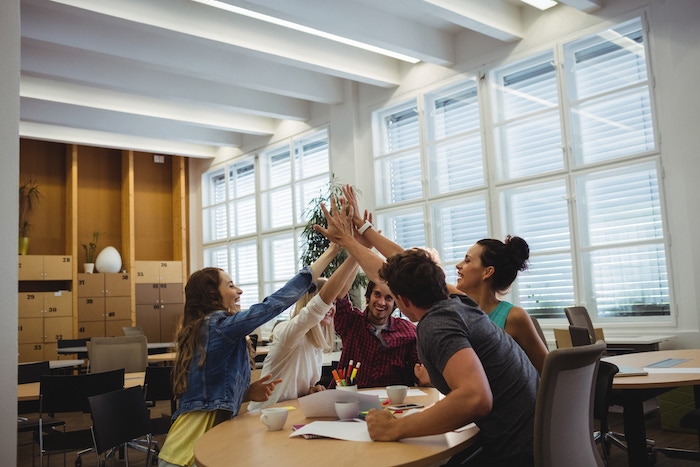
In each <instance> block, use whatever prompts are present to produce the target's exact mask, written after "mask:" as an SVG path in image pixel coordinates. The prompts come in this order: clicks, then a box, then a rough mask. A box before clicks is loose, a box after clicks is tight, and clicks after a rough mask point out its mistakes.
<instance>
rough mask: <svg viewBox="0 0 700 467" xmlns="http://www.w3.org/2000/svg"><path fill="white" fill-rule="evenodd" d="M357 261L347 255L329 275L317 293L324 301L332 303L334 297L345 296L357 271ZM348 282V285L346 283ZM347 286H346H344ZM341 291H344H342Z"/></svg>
mask: <svg viewBox="0 0 700 467" xmlns="http://www.w3.org/2000/svg"><path fill="white" fill-rule="evenodd" d="M357 267H358V265H357V261H355V258H353V257H352V256H348V257H347V258H345V261H343V264H341V265H340V267H339V268H338V269H336V270H335V272H334V273H333V274H332V275H331V277H330V279H328V281H327V282H326V284H325V285H324V286H323V287H321V291H320V292H319V293H318V294H319V296H320V297H321V300H323V302H324V303H333V300H335V299H336V297H339V296H341V293H342V294H343V295H342V296H345V294H347V293H348V290H349V289H350V286H351V285H352V281H353V279H354V278H355V273H356V272H357ZM348 284H350V285H348ZM346 286H347V287H346ZM343 291H345V292H344V293H343Z"/></svg>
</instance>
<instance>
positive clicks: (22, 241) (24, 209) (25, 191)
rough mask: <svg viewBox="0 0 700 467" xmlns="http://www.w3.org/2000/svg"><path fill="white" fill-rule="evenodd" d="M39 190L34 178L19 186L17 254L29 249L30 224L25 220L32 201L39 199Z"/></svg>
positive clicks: (22, 253)
mask: <svg viewBox="0 0 700 467" xmlns="http://www.w3.org/2000/svg"><path fill="white" fill-rule="evenodd" d="M40 197H41V191H40V190H39V185H37V183H36V182H35V181H34V180H29V181H28V182H25V183H23V184H22V185H20V186H19V254H20V255H26V254H27V250H28V249H29V233H30V232H31V230H32V225H31V224H30V223H29V221H28V220H27V217H28V216H29V213H30V212H31V211H32V208H33V207H34V203H36V202H38V201H39V198H40Z"/></svg>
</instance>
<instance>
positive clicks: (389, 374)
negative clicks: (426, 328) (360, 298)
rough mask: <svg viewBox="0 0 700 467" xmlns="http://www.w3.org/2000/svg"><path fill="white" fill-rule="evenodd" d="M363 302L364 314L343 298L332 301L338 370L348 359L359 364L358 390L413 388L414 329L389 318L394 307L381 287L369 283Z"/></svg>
mask: <svg viewBox="0 0 700 467" xmlns="http://www.w3.org/2000/svg"><path fill="white" fill-rule="evenodd" d="M365 299H366V301H367V308H365V310H364V311H361V310H360V309H358V308H356V307H354V306H353V304H352V302H351V301H350V298H349V297H348V296H347V295H346V296H345V297H344V298H340V299H337V300H336V302H335V310H336V312H335V331H336V333H338V335H339V336H340V338H341V339H342V341H343V351H342V353H341V355H340V361H339V363H338V368H339V369H340V368H343V369H345V370H347V368H348V365H349V363H350V360H352V361H353V363H354V364H355V365H357V364H358V363H360V367H359V369H358V371H357V386H358V387H359V388H366V387H384V386H388V385H391V384H405V385H408V386H413V385H414V384H415V383H416V378H415V376H414V367H415V366H416V364H418V363H419V360H418V351H417V349H416V326H415V325H414V324H413V323H411V322H410V321H408V320H406V319H403V318H395V317H392V316H391V314H392V312H393V311H394V309H395V308H396V305H395V303H394V297H393V296H392V295H391V293H390V292H389V288H388V287H387V286H386V285H385V284H375V283H374V282H370V283H369V284H368V285H367V291H366V293H365ZM331 384H332V385H333V386H334V385H335V381H333V382H332V383H331Z"/></svg>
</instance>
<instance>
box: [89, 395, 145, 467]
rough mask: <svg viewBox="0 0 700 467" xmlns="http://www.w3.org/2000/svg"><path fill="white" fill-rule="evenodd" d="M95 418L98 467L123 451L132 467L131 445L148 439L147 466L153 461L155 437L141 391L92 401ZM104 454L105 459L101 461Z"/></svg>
mask: <svg viewBox="0 0 700 467" xmlns="http://www.w3.org/2000/svg"><path fill="white" fill-rule="evenodd" d="M88 401H89V403H90V413H91V414H92V427H91V433H92V440H93V446H94V450H95V454H97V465H100V466H101V465H105V464H106V462H107V459H108V458H109V457H111V456H112V455H113V454H114V452H115V451H117V450H123V452H124V462H125V463H126V465H129V454H128V449H124V448H126V447H128V446H130V445H131V443H130V442H131V441H133V440H135V439H137V438H142V437H145V438H146V440H147V445H146V446H145V449H144V451H145V453H146V465H149V463H150V460H151V453H152V452H153V449H152V447H151V445H152V442H153V436H152V434H151V419H150V418H149V416H148V407H146V401H145V400H144V398H143V391H142V390H141V388H140V387H138V386H136V387H131V388H127V389H119V390H117V391H113V392H107V393H104V394H98V395H94V396H90V397H88ZM102 454H104V457H100V456H101V455H102Z"/></svg>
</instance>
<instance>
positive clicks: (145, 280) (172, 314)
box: [134, 261, 184, 342]
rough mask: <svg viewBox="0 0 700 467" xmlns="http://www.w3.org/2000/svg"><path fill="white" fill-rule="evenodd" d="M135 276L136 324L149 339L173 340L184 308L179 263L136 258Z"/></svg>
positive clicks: (156, 340) (152, 340)
mask: <svg viewBox="0 0 700 467" xmlns="http://www.w3.org/2000/svg"><path fill="white" fill-rule="evenodd" d="M134 275H135V280H134V282H135V285H134V289H135V299H136V325H137V326H141V327H142V328H143V331H144V333H145V334H146V336H147V337H148V341H149V342H170V341H173V340H174V339H175V331H176V328H177V324H178V320H179V319H180V316H181V315H182V310H183V307H184V286H183V282H182V263H181V262H180V261H136V262H134Z"/></svg>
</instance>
